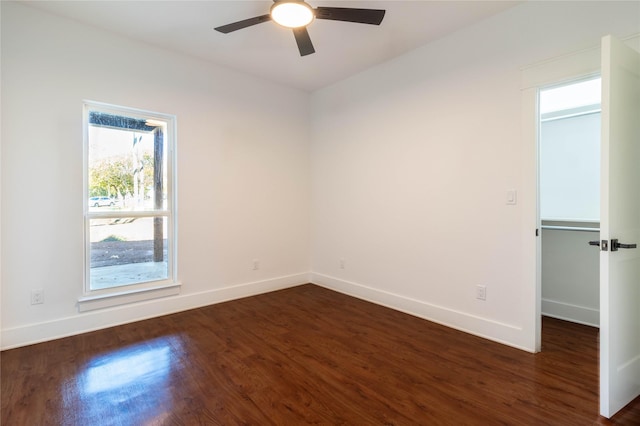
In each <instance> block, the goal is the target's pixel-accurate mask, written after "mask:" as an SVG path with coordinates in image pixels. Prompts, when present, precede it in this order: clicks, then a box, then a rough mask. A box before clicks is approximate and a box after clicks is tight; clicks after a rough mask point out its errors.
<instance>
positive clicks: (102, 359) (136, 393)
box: [65, 336, 181, 424]
mask: <svg viewBox="0 0 640 426" xmlns="http://www.w3.org/2000/svg"><path fill="white" fill-rule="evenodd" d="M179 352H181V340H180V338H179V337H177V336H166V337H162V338H157V339H153V340H149V341H145V342H143V343H140V344H136V345H132V346H128V347H126V348H123V349H119V350H117V351H114V352H109V353H103V354H101V355H100V356H98V357H95V358H93V359H92V360H91V361H89V362H88V363H87V364H86V365H85V366H84V368H82V370H81V371H80V372H79V374H78V375H77V376H76V379H75V383H74V384H75V386H74V388H75V389H74V390H73V391H74V392H73V393H75V394H76V397H77V398H78V400H80V401H81V403H80V405H81V406H80V407H73V408H72V407H67V408H70V409H75V410H76V413H77V414H79V416H80V417H81V419H77V420H82V421H90V422H93V421H99V423H95V424H109V419H110V418H120V420H122V418H123V415H124V416H125V418H128V419H129V420H130V421H131V423H128V424H146V423H147V422H148V421H149V420H152V419H158V418H159V417H160V418H161V417H162V415H163V413H164V412H165V411H166V410H167V409H170V408H171V406H172V404H171V402H172V394H171V381H172V378H173V377H175V374H176V370H177V369H178V368H179V367H178V366H179V365H180V362H179V358H180V357H179ZM65 399H66V398H65ZM72 399H73V398H72ZM76 401H77V400H76ZM118 424H120V423H118Z"/></svg>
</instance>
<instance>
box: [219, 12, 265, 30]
mask: <svg viewBox="0 0 640 426" xmlns="http://www.w3.org/2000/svg"><path fill="white" fill-rule="evenodd" d="M270 20H271V15H260V16H256V17H255V18H249V19H244V20H242V21H238V22H234V23H232V24H227V25H223V26H221V27H217V28H214V30H216V31H220V32H221V33H224V34H228V33H230V32H232V31H237V30H241V29H243V28H247V27H250V26H252V25H257V24H262V23H263V22H267V21H270Z"/></svg>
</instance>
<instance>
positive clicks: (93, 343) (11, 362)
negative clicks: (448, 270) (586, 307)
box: [0, 285, 640, 426]
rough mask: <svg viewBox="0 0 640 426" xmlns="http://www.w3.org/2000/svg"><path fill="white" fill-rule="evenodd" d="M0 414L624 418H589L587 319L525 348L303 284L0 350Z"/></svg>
mask: <svg viewBox="0 0 640 426" xmlns="http://www.w3.org/2000/svg"><path fill="white" fill-rule="evenodd" d="M0 357H1V359H0V368H1V372H0V374H1V375H0V378H1V381H2V383H1V394H0V395H1V398H0V399H1V405H0V409H1V411H2V412H1V418H0V421H1V424H2V425H5V424H6V425H236V424H252V425H293V424H295V425H299V424H326V425H334V424H348V425H363V424H367V425H369V424H371V425H374V424H380V425H413V424H429V425H501V424H503V425H563V426H565V425H569V426H570V425H591V424H599V425H612V424H619V425H638V424H640V399H639V400H636V401H634V402H632V404H630V406H628V407H627V408H625V409H624V410H623V411H622V412H621V413H619V414H618V415H617V416H616V417H614V418H613V419H611V420H607V419H604V418H602V417H600V416H598V331H597V329H594V328H592V327H587V326H582V325H578V324H572V323H567V322H564V321H559V320H554V319H550V318H545V319H544V320H543V351H542V352H541V353H539V354H529V353H526V352H523V351H520V350H517V349H514V348H510V347H507V346H504V345H501V344H498V343H495V342H491V341H488V340H485V339H482V338H479V337H476V336H472V335H469V334H466V333H463V332H460V331H456V330H452V329H450V328H447V327H443V326H440V325H438V324H434V323H431V322H428V321H425V320H422V319H419V318H416V317H413V316H410V315H406V314H403V313H400V312H397V311H393V310H391V309H388V308H384V307H381V306H378V305H374V304H371V303H367V302H364V301H362V300H358V299H355V298H352V297H349V296H346V295H343V294H339V293H335V292H332V291H329V290H327V289H323V288H321V287H318V286H314V285H304V286H299V287H295V288H292V289H287V290H282V291H277V292H273V293H268V294H264V295H259V296H254V297H249V298H245V299H240V300H235V301H231V302H227V303H221V304H217V305H212V306H207V307H204V308H200V309H194V310H191V311H187V312H182V313H178V314H173V315H168V316H165V317H161V318H155V319H151V320H147V321H141V322H137V323H133V324H128V325H124V326H120V327H114V328H110V329H107V330H101V331H96V332H92V333H87V334H83V335H79V336H74V337H69V338H65V339H60V340H56V341H52V342H46V343H42V344H38V345H32V346H28V347H24V348H18V349H12V350H7V351H4V352H2V354H1V355H0Z"/></svg>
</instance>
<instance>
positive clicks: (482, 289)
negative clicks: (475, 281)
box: [476, 285, 487, 300]
mask: <svg viewBox="0 0 640 426" xmlns="http://www.w3.org/2000/svg"><path fill="white" fill-rule="evenodd" d="M476 299H478V300H487V286H486V285H477V286H476Z"/></svg>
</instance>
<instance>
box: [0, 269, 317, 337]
mask: <svg viewBox="0 0 640 426" xmlns="http://www.w3.org/2000/svg"><path fill="white" fill-rule="evenodd" d="M308 282H310V275H309V273H300V274H295V275H288V276H284V277H278V278H272V279H268V280H264V281H257V282H251V283H245V284H238V285H233V286H228V287H224V288H217V289H214V290H210V291H205V292H200V293H190V294H184V295H177V296H171V297H164V298H159V299H153V300H149V301H146V302H141V303H133V304H128V305H122V306H118V307H113V308H108V309H101V310H97V311H90V312H85V313H78V314H77V315H74V316H70V317H66V318H59V319H56V320H53V321H47V322H41V323H36V324H29V325H25V326H21V327H16V328H9V329H3V330H2V331H1V332H0V333H1V334H0V350H5V349H11V348H16V347H20V346H26V345H31V344H34V343H40V342H45V341H48V340H54V339H59V338H62V337H68V336H73V335H76V334H81V333H86V332H90V331H95V330H100V329H104V328H109V327H113V326H116V325H122V324H127V323H131V322H135V321H141V320H145V319H149V318H154V317H159V316H162V315H169V314H173V313H176V312H181V311H186V310H189V309H194V308H199V307H202V306H207V305H213V304H216V303H221V302H226V301H229V300H234V299H240V298H244V297H249V296H254V295H257V294H262V293H267V292H270V291H275V290H282V289H285V288H289V287H295V286H297V285H301V284H306V283H308Z"/></svg>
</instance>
